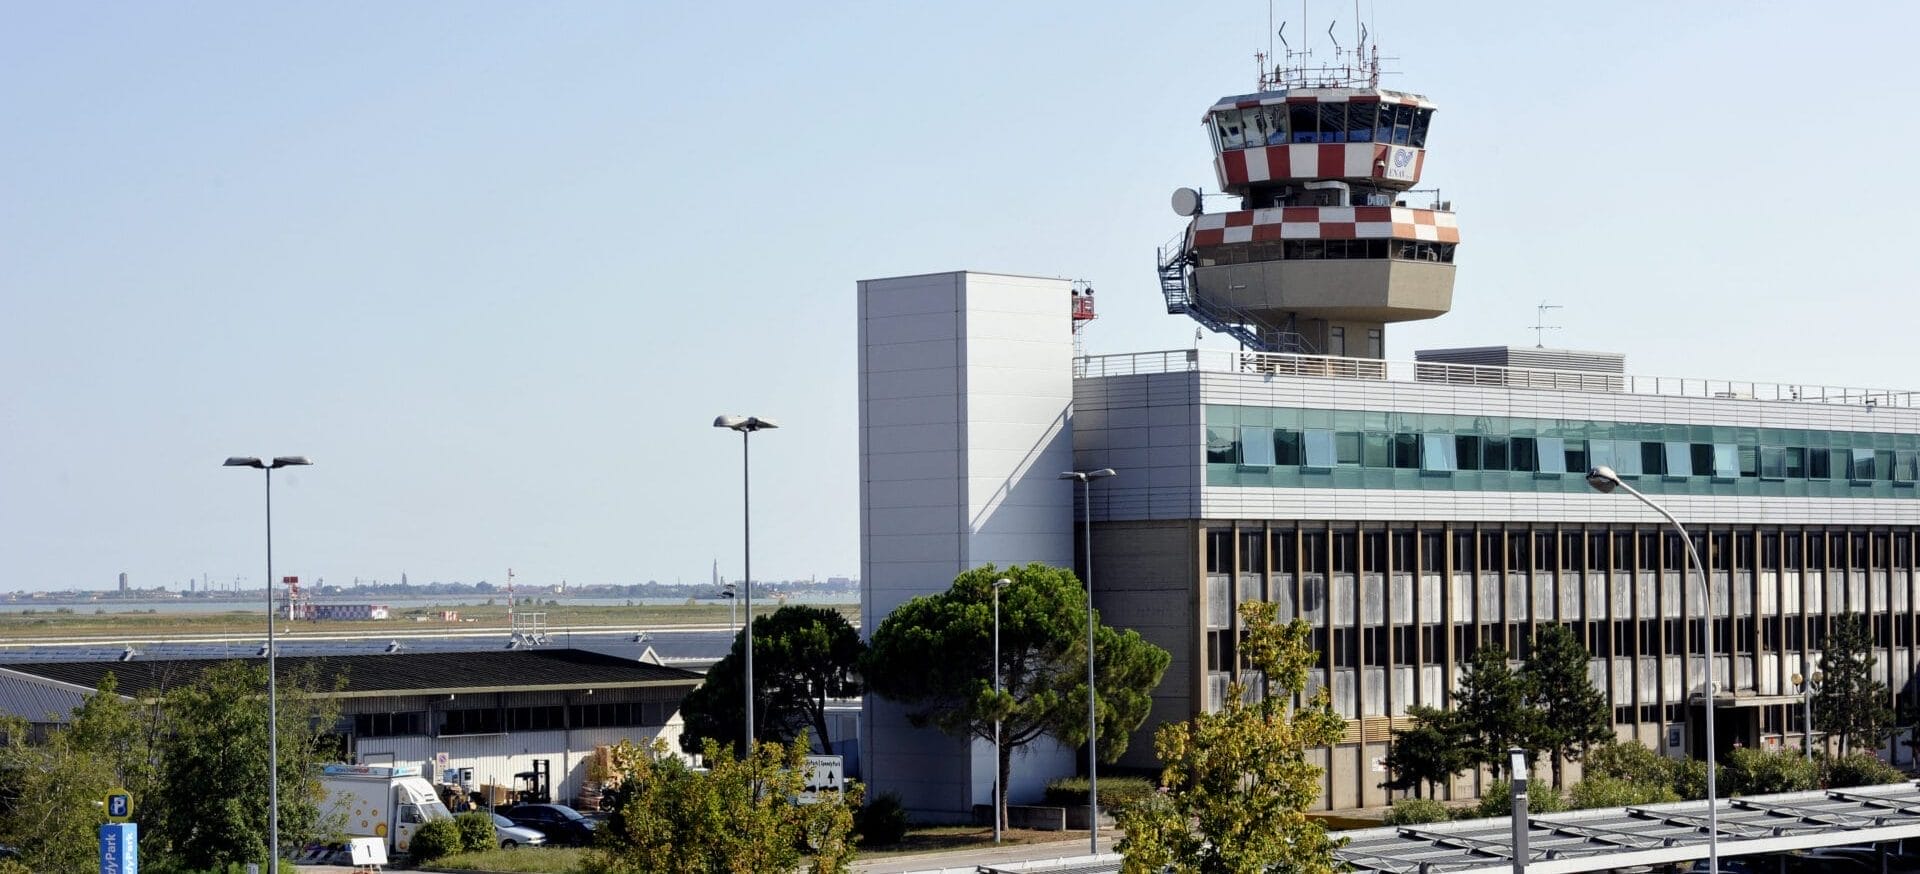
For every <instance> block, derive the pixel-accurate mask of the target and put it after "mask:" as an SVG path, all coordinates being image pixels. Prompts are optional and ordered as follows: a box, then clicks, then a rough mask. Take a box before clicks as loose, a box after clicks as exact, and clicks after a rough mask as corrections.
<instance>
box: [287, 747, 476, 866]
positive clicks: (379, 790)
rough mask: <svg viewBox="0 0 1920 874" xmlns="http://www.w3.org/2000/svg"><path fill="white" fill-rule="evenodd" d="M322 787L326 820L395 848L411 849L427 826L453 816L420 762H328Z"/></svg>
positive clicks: (349, 833)
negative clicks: (422, 826)
mask: <svg viewBox="0 0 1920 874" xmlns="http://www.w3.org/2000/svg"><path fill="white" fill-rule="evenodd" d="M320 785H321V788H322V789H323V790H324V791H325V793H326V797H325V798H324V799H323V800H322V801H321V802H320V816H321V822H322V823H323V824H325V825H326V826H333V827H338V828H339V829H340V832H341V833H342V834H345V835H347V836H348V837H374V838H380V839H381V840H382V841H383V842H384V843H385V844H386V847H387V849H388V850H389V851H390V852H398V853H404V852H406V851H407V845H408V844H409V843H411V842H412V840H413V833H414V832H415V831H417V830H419V828H420V826H421V825H422V824H424V823H427V822H431V821H433V820H436V819H452V818H453V814H451V813H448V812H447V806H446V805H445V804H442V803H440V797H439V795H437V794H435V793H434V791H433V784H432V783H428V782H427V781H426V779H425V778H423V777H421V776H420V766H418V765H327V766H325V767H323V768H321V769H320Z"/></svg>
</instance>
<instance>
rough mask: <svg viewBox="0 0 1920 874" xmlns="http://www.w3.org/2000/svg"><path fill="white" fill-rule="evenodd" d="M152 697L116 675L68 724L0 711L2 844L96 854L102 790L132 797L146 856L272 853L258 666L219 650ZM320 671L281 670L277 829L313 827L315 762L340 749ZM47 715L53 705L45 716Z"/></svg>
mask: <svg viewBox="0 0 1920 874" xmlns="http://www.w3.org/2000/svg"><path fill="white" fill-rule="evenodd" d="M184 680H185V681H184V682H182V683H180V684H179V685H175V686H173V687H171V688H169V689H167V690H166V691H165V692H164V693H163V694H160V695H158V696H157V697H154V698H152V699H150V700H139V701H135V700H129V699H128V698H126V697H123V696H121V695H120V694H119V687H118V682H117V680H116V678H115V677H114V675H113V674H111V673H109V674H107V675H106V676H105V677H104V679H102V681H101V683H100V686H99V688H98V689H97V690H96V691H94V692H93V693H92V694H90V695H88V696H87V697H86V699H85V700H84V702H83V703H81V705H80V706H79V707H77V708H75V709H74V711H73V712H72V713H71V714H70V715H69V717H68V718H67V719H66V724H65V726H64V728H55V729H53V730H43V729H37V728H34V727H32V726H30V725H29V724H28V723H27V722H26V721H25V720H21V719H18V718H14V719H8V720H4V721H0V738H4V740H3V741H0V843H5V844H8V845H10V846H13V847H14V848H16V849H17V850H19V851H20V854H21V862H22V863H23V864H24V865H25V866H26V868H27V869H28V870H32V871H84V870H91V869H93V868H94V867H96V866H97V859H96V850H97V843H98V839H97V832H98V830H99V827H100V825H101V824H102V823H104V822H105V821H106V817H105V812H104V810H103V809H102V807H101V802H102V800H103V799H104V798H105V797H106V795H107V793H108V792H109V791H111V790H114V789H122V788H123V789H126V790H127V791H128V792H129V793H131V794H132V796H133V803H134V807H133V821H134V822H136V823H138V825H139V828H140V853H141V861H142V863H143V865H142V867H143V868H147V869H150V870H153V871H156V872H163V874H167V872H197V871H225V870H227V868H228V867H229V866H236V865H244V864H246V863H248V862H260V861H263V860H264V859H265V858H266V855H267V853H266V843H267V841H266V835H267V808H268V804H267V793H266V792H265V791H264V790H265V787H266V786H267V782H268V778H267V774H268V767H267V758H268V756H267V748H268V739H267V734H268V732H267V724H268V720H267V702H266V697H265V695H263V694H262V691H263V690H264V689H265V688H266V685H267V675H266V668H265V666H264V665H253V664H247V663H244V662H218V663H215V664H213V665H211V666H210V667H208V668H207V669H206V670H205V671H204V672H202V673H200V674H199V675H198V676H195V677H189V678H184ZM316 688H319V678H318V677H314V676H311V675H303V676H290V677H282V679H281V682H280V695H279V707H278V716H279V733H280V745H279V746H280V749H279V752H280V756H279V777H280V780H279V793H280V834H281V837H282V840H283V842H284V843H285V845H286V846H287V847H297V846H301V845H303V844H304V843H305V842H306V841H308V840H312V839H318V838H319V837H321V836H322V835H324V834H325V833H326V831H328V829H327V828H326V825H325V824H324V823H323V822H322V821H321V811H320V805H319V802H320V784H319V781H318V779H317V774H318V766H319V765H321V764H323V763H325V762H328V761H334V760H335V759H336V757H337V756H338V755H339V749H338V742H337V738H335V737H334V736H333V735H332V734H331V731H332V729H333V726H334V722H335V719H336V710H335V707H334V705H333V703H332V702H331V701H330V700H328V699H326V698H324V697H320V696H317V695H315V694H313V691H314V690H315V689H316ZM49 716H50V717H52V716H54V715H53V714H49Z"/></svg>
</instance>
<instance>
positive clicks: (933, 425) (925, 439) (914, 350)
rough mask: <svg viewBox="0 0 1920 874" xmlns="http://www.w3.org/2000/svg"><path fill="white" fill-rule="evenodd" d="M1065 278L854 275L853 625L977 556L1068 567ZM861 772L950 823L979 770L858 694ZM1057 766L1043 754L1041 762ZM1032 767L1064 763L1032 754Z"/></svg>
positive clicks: (879, 615) (963, 812)
mask: <svg viewBox="0 0 1920 874" xmlns="http://www.w3.org/2000/svg"><path fill="white" fill-rule="evenodd" d="M1070 287H1071V284H1070V283H1069V282H1067V281H1065V280H1059V279H1044V278H1035V277H1021V276H1004V275H998V274H983V273H967V272H959V273H944V274H932V275H926V276H910V277H900V278H894V279H877V280H868V281H865V282H861V283H860V286H859V293H858V306H859V323H860V328H859V334H860V362H859V385H860V504H861V508H860V509H861V513H860V517H861V522H860V542H861V580H862V583H861V586H862V599H861V612H862V627H863V628H864V629H865V630H866V631H868V632H869V633H871V631H872V630H873V629H874V628H877V627H879V625H880V623H881V621H882V620H884V619H885V618H886V616H887V614H888V613H889V612H891V611H892V610H893V609H894V608H895V607H897V606H899V605H900V604H901V603H903V602H905V601H906V600H908V599H909V598H912V597H915V596H918V595H925V594H933V593H938V592H943V591H945V590H946V589H947V587H948V586H949V585H951V584H952V582H953V578H954V576H956V575H957V574H959V573H960V572H962V571H964V570H966V569H968V568H971V567H977V566H979V565H982V564H985V563H987V562H992V563H995V564H1001V565H1005V564H1012V563H1026V562H1030V561H1041V562H1047V563H1051V564H1068V563H1070V562H1071V561H1072V557H1073V528H1072V524H1073V518H1074V517H1073V515H1072V512H1071V508H1072V490H1071V489H1070V488H1069V487H1068V484H1067V483H1064V482H1062V481H1060V480H1059V479H1058V475H1059V473H1060V471H1062V470H1067V469H1069V468H1070V467H1071V466H1072V464H1073V460H1074V459H1073V452H1072V432H1071V430H1070V429H1069V427H1068V415H1069V410H1070V408H1071V404H1072V402H1073V378H1072V373H1073V368H1072V361H1073V334H1072V325H1071V321H1070V319H1069V313H1070V309H1069V306H1070V300H1069V289H1070ZM863 718H864V720H865V729H864V730H863V732H862V741H863V749H862V766H863V768H864V769H865V770H866V771H867V775H866V776H867V778H868V780H869V782H870V784H871V785H872V787H873V791H875V792H885V791H895V792H899V793H900V795H901V796H902V799H903V800H904V801H905V803H906V805H907V807H908V808H909V809H910V810H911V811H912V812H913V813H914V814H915V815H916V816H920V817H923V818H929V819H935V820H938V819H959V818H964V817H965V816H967V815H968V813H969V807H970V805H971V804H972V803H973V802H975V801H977V800H979V797H978V792H977V791H976V790H977V789H978V787H979V786H980V785H981V781H982V780H985V781H986V782H987V783H988V784H990V783H991V780H992V774H991V771H983V770H982V766H981V765H980V763H979V762H978V761H977V760H976V757H974V756H969V755H967V754H966V749H965V744H964V743H963V742H960V741H955V740H953V739H951V738H947V737H944V736H942V735H940V734H938V733H937V732H935V731H932V730H930V729H928V730H918V729H912V728H911V727H909V726H908V725H907V723H906V720H905V716H904V713H902V712H901V711H900V710H899V708H897V707H894V706H892V705H891V704H889V703H887V702H883V701H877V700H876V699H874V698H872V697H869V698H868V706H867V710H866V711H865V714H864V717H863ZM1056 759H1057V760H1058V761H1055V760H1056ZM1035 764H1036V766H1039V767H1036V771H1038V772H1044V773H1046V774H1048V775H1054V774H1058V773H1061V772H1064V771H1067V770H1070V769H1071V758H1070V757H1064V758H1063V757H1061V756H1059V755H1054V754H1051V753H1049V754H1037V758H1036V760H1035Z"/></svg>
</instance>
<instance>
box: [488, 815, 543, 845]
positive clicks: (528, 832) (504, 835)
mask: <svg viewBox="0 0 1920 874" xmlns="http://www.w3.org/2000/svg"><path fill="white" fill-rule="evenodd" d="M493 836H494V837H497V838H499V839H500V849H502V850H511V849H513V848H514V847H537V846H540V845H541V844H544V843H546V842H547V836H546V835H545V834H544V833H542V832H539V831H535V830H534V829H530V828H527V827H526V826H524V825H514V824H513V820H511V819H508V818H506V817H504V816H501V815H500V814H497V813H496V814H494V815H493Z"/></svg>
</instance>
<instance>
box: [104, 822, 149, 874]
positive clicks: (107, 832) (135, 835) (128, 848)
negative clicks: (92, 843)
mask: <svg viewBox="0 0 1920 874" xmlns="http://www.w3.org/2000/svg"><path fill="white" fill-rule="evenodd" d="M100 874H140V826H139V825H137V824H135V823H131V822H110V823H107V824H106V825H103V826H101V827H100Z"/></svg>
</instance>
